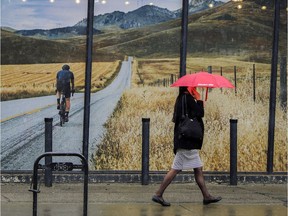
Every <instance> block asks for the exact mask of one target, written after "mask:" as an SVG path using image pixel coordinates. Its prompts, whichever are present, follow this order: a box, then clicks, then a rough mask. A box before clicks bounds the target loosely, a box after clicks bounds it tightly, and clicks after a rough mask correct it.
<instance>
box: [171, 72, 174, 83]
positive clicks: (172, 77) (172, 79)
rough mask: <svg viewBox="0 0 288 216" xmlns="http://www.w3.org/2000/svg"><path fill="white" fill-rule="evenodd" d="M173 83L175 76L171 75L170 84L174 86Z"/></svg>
mask: <svg viewBox="0 0 288 216" xmlns="http://www.w3.org/2000/svg"><path fill="white" fill-rule="evenodd" d="M173 83H174V75H173V74H171V75H170V84H171V85H172V84H173Z"/></svg>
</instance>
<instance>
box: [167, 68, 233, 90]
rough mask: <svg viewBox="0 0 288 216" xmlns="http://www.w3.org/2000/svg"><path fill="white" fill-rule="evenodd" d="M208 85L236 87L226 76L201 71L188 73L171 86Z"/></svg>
mask: <svg viewBox="0 0 288 216" xmlns="http://www.w3.org/2000/svg"><path fill="white" fill-rule="evenodd" d="M180 86H182V87H184V86H186V87H188V86H191V87H206V88H234V86H233V85H232V84H231V83H230V81H229V80H227V79H226V78H225V77H223V76H220V75H216V74H210V73H208V72H205V71H200V72H198V73H195V74H187V75H185V76H182V77H181V78H179V79H178V80H177V81H176V82H174V83H173V84H172V85H171V87H180Z"/></svg>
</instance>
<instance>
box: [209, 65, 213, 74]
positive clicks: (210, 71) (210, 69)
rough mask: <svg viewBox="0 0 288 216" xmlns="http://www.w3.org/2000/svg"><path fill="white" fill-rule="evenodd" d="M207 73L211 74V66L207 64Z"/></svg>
mask: <svg viewBox="0 0 288 216" xmlns="http://www.w3.org/2000/svg"><path fill="white" fill-rule="evenodd" d="M208 73H210V74H212V66H208Z"/></svg>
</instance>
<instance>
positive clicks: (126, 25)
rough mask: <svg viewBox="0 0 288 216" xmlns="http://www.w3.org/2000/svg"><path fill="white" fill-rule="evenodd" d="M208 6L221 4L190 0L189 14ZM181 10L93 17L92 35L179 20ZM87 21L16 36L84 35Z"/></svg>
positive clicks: (140, 10) (143, 9)
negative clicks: (116, 29)
mask: <svg viewBox="0 0 288 216" xmlns="http://www.w3.org/2000/svg"><path fill="white" fill-rule="evenodd" d="M209 4H213V5H214V6H218V5H221V4H223V3H222V2H217V1H215V0H191V2H190V3H189V13H190V14H193V13H196V12H199V11H203V10H206V9H208V8H209ZM180 16H181V9H179V10H177V11H169V10H168V9H164V8H160V7H157V6H153V5H145V6H143V7H141V8H138V9H136V10H134V11H131V12H128V13H124V12H120V11H114V12H112V13H106V14H104V15H98V16H94V25H93V27H94V34H101V33H102V32H101V31H100V30H102V29H105V28H109V27H114V28H115V27H118V28H121V29H131V28H140V27H145V26H148V25H155V24H157V23H161V22H166V21H169V20H173V19H176V18H179V17H180ZM86 26H87V19H83V20H82V21H80V22H78V23H77V24H76V25H74V26H72V27H64V28H55V29H50V30H43V29H33V30H19V31H16V32H15V33H16V34H19V35H23V36H33V37H39V38H49V39H60V38H66V37H73V36H79V35H85V34H86Z"/></svg>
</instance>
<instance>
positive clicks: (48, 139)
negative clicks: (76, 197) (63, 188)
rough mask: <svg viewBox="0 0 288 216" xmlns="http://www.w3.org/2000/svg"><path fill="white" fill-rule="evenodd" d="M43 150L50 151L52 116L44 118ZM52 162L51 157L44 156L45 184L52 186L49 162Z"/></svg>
mask: <svg viewBox="0 0 288 216" xmlns="http://www.w3.org/2000/svg"><path fill="white" fill-rule="evenodd" d="M44 121H45V152H52V122H53V118H45V119H44ZM51 163H52V157H51V156H48V157H45V177H44V181H45V186H46V187H52V170H51V168H50V167H49V164H51Z"/></svg>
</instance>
